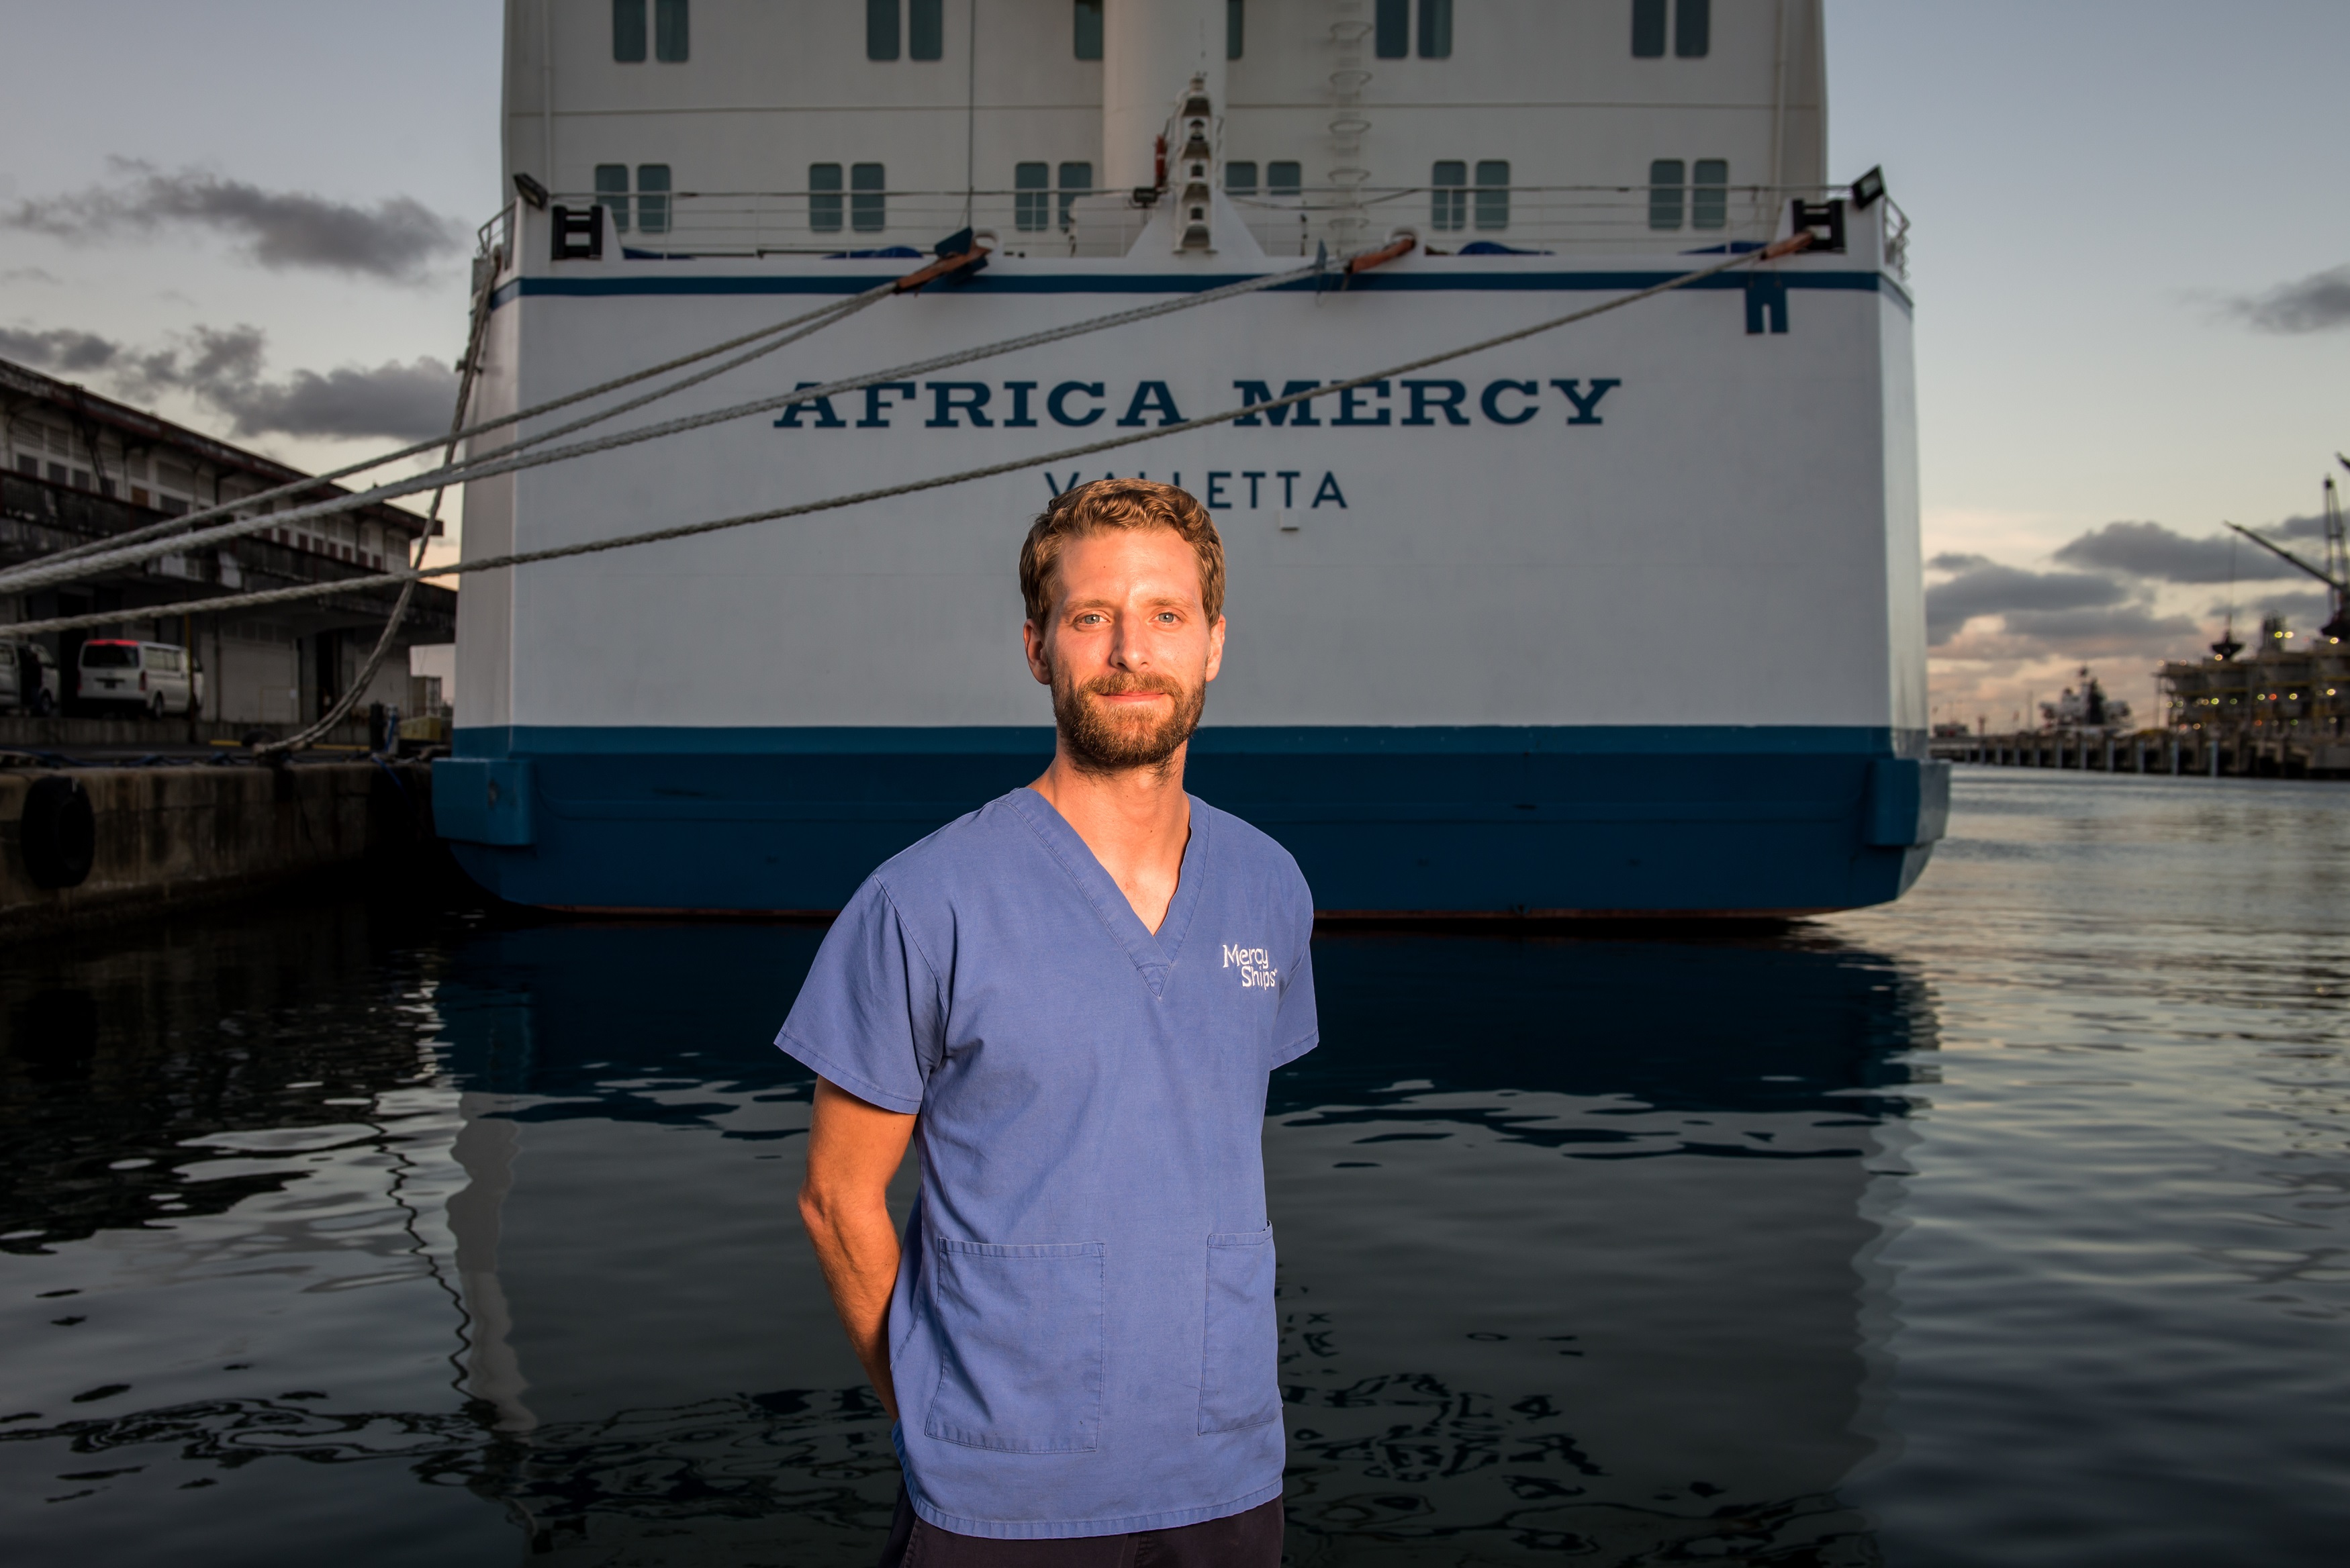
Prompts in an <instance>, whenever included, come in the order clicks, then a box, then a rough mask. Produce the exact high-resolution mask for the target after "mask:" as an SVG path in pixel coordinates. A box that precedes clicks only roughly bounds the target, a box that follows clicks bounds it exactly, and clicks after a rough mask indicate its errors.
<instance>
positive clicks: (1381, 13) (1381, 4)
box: [1371, 0, 1411, 60]
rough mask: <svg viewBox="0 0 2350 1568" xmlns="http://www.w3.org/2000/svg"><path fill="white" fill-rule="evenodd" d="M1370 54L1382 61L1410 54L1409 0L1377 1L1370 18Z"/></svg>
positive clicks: (1397, 58)
mask: <svg viewBox="0 0 2350 1568" xmlns="http://www.w3.org/2000/svg"><path fill="white" fill-rule="evenodd" d="M1371 35H1372V52H1373V53H1374V54H1376V55H1378V57H1379V58H1381V59H1383V60H1399V59H1402V58H1403V57H1405V56H1406V55H1409V54H1410V53H1411V0H1378V9H1377V10H1376V11H1374V12H1373V13H1372V16H1371Z"/></svg>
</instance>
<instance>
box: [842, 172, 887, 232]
mask: <svg viewBox="0 0 2350 1568" xmlns="http://www.w3.org/2000/svg"><path fill="white" fill-rule="evenodd" d="M888 189H889V179H888V177H887V176H886V175H885V174H884V173H883V171H882V167H881V165H880V164H879V163H852V164H850V165H849V166H848V226H849V227H850V228H852V229H854V230H856V231H857V232H858V234H879V233H880V232H881V231H882V230H883V229H885V228H887V227H888V226H889V198H888V197H887V196H885V195H883V194H882V192H885V191H887V190H888Z"/></svg>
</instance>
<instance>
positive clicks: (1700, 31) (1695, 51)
mask: <svg viewBox="0 0 2350 1568" xmlns="http://www.w3.org/2000/svg"><path fill="white" fill-rule="evenodd" d="M1711 47H1713V0H1673V53H1674V54H1676V55H1679V57H1681V58H1682V59H1685V60H1701V59H1703V58H1705V57H1706V51H1707V50H1709V49H1711Z"/></svg>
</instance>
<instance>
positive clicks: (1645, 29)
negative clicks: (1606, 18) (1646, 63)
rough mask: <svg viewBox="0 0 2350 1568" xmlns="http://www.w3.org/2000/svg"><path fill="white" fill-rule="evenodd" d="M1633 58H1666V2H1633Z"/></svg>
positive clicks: (1660, 0)
mask: <svg viewBox="0 0 2350 1568" xmlns="http://www.w3.org/2000/svg"><path fill="white" fill-rule="evenodd" d="M1632 57H1633V58H1634V59H1636V60H1661V59H1663V58H1664V57H1665V0H1632Z"/></svg>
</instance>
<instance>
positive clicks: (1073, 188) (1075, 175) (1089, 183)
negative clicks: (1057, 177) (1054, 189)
mask: <svg viewBox="0 0 2350 1568" xmlns="http://www.w3.org/2000/svg"><path fill="white" fill-rule="evenodd" d="M1093 193H1094V166H1093V165H1092V164H1090V163H1064V164H1062V165H1061V227H1063V228H1065V229H1066V228H1067V227H1068V226H1069V222H1070V220H1069V203H1070V202H1074V201H1076V199H1077V198H1078V197H1080V196H1090V195H1092V194H1093Z"/></svg>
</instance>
